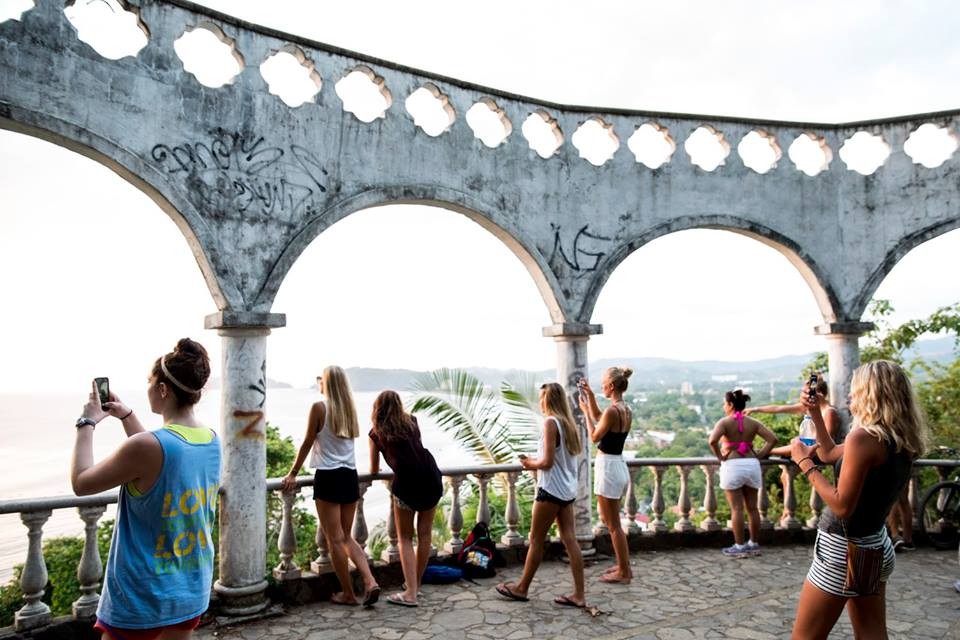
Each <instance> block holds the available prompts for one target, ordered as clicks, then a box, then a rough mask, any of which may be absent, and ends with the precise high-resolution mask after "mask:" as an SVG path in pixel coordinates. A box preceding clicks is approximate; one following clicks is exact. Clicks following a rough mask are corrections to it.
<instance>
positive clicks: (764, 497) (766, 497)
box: [757, 467, 773, 531]
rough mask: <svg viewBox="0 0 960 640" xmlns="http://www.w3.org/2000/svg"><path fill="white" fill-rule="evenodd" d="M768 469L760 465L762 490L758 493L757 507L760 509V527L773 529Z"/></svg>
mask: <svg viewBox="0 0 960 640" xmlns="http://www.w3.org/2000/svg"><path fill="white" fill-rule="evenodd" d="M764 471H766V470H765V469H764V468H763V467H760V491H759V493H758V494H757V509H759V511H760V529H761V531H762V530H764V529H773V522H772V521H771V520H770V494H769V493H767V476H766V474H765V473H764Z"/></svg>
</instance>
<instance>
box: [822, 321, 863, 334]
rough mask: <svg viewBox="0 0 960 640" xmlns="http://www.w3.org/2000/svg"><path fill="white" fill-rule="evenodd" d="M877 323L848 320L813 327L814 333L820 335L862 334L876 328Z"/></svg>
mask: <svg viewBox="0 0 960 640" xmlns="http://www.w3.org/2000/svg"><path fill="white" fill-rule="evenodd" d="M876 327H877V325H875V324H874V323H872V322H860V321H859V320H853V321H848V322H827V323H825V324H821V325H819V326H816V327H814V328H813V333H814V334H816V335H818V336H829V335H837V334H839V335H846V336H862V335H863V334H865V333H867V332H868V331H873V330H874V329H876Z"/></svg>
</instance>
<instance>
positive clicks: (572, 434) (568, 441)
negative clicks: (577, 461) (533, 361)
mask: <svg viewBox="0 0 960 640" xmlns="http://www.w3.org/2000/svg"><path fill="white" fill-rule="evenodd" d="M540 391H541V393H542V394H543V403H544V405H545V406H546V410H547V411H546V412H547V415H549V416H553V417H554V418H556V419H557V422H559V423H560V429H561V430H562V431H563V441H564V443H565V446H566V448H567V453H569V454H570V455H572V456H576V455H580V452H581V451H583V445H582V444H581V442H580V430H579V429H577V423H576V421H575V420H574V419H573V412H572V411H571V410H570V402H569V401H568V400H567V393H566V392H565V391H564V390H563V387H561V386H560V385H559V384H558V383H556V382H548V383H547V384H545V385H543V386H541V387H540Z"/></svg>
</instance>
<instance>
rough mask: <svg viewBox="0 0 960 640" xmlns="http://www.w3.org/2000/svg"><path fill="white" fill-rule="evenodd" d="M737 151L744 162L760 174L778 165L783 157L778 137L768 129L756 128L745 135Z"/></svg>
mask: <svg viewBox="0 0 960 640" xmlns="http://www.w3.org/2000/svg"><path fill="white" fill-rule="evenodd" d="M737 153H738V154H740V159H741V160H743V164H744V165H745V166H747V167H750V168H751V169H753V170H754V171H756V172H757V173H760V174H764V173H766V172H767V171H770V169H773V168H774V167H775V166H777V162H779V161H780V158H782V157H783V152H782V151H781V150H780V145H778V144H777V139H776V138H775V137H774V136H773V135H772V134H770V133H767V132H766V131H763V130H760V129H756V130H754V131H751V132H750V133H748V134H747V135H745V136H743V139H741V140H740V144H738V145H737Z"/></svg>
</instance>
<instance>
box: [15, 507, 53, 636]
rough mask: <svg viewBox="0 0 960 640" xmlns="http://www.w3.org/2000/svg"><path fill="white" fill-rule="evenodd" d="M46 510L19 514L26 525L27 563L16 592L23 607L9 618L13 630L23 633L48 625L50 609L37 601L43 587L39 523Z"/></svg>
mask: <svg viewBox="0 0 960 640" xmlns="http://www.w3.org/2000/svg"><path fill="white" fill-rule="evenodd" d="M50 513H51V512H50V511H49V510H48V511H30V512H24V513H21V514H20V521H21V522H23V524H25V525H26V526H27V538H28V540H29V544H28V546H27V562H26V564H25V565H24V566H23V573H22V574H20V590H21V591H23V601H24V603H25V604H24V605H23V606H22V607H21V608H20V610H19V611H17V612H16V613H15V614H14V615H13V630H14V631H18V632H19V631H27V630H29V629H36V628H37V627H42V626H45V625H47V624H50V620H51V616H50V607H48V606H47V605H46V603H44V602H40V598H42V597H43V588H44V587H45V586H47V565H46V563H45V562H44V561H43V545H42V538H43V524H44V523H45V522H46V521H47V519H48V518H49V517H50Z"/></svg>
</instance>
